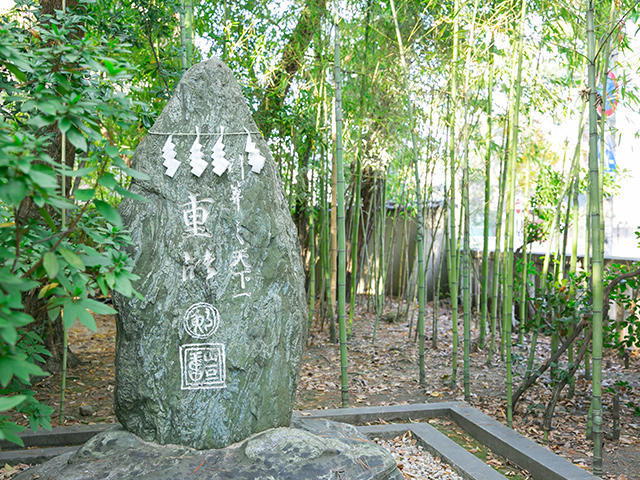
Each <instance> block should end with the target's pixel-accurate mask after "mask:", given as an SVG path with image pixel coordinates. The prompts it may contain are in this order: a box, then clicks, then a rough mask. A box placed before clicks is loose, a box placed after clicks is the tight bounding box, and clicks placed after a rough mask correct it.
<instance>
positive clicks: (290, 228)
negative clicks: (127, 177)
mask: <svg viewBox="0 0 640 480" xmlns="http://www.w3.org/2000/svg"><path fill="white" fill-rule="evenodd" d="M133 167H134V168H135V169H137V170H139V171H141V172H143V173H145V174H147V175H148V177H149V178H148V179H147V180H135V181H134V182H133V184H132V186H131V191H133V192H134V193H136V194H138V195H140V196H142V197H144V198H145V199H146V200H147V201H146V202H144V203H143V202H140V201H137V200H134V199H125V200H124V201H123V202H122V205H121V208H120V212H121V214H122V217H123V220H124V223H125V225H126V226H127V227H128V228H129V229H130V230H131V237H132V239H133V247H132V248H131V252H130V254H131V257H132V258H133V261H134V263H135V266H134V272H135V273H136V274H137V275H138V276H139V280H137V281H136V282H134V284H133V288H135V290H136V291H137V292H139V293H140V294H141V296H136V297H133V298H125V297H122V296H119V295H114V301H115V304H116V307H117V309H118V312H119V317H118V323H117V327H118V329H117V339H116V390H115V411H116V416H117V418H118V420H119V421H120V423H121V424H122V427H124V428H121V427H118V428H115V429H113V430H109V431H106V432H104V433H100V434H98V435H96V436H95V437H94V438H92V439H91V440H89V441H88V442H87V443H86V444H85V445H84V446H83V447H81V448H80V449H79V450H78V451H77V452H75V453H69V454H65V455H61V456H60V457H56V458H55V459H53V460H51V461H49V462H47V463H45V464H43V465H41V466H38V467H36V468H34V469H30V470H27V471H25V472H23V473H22V474H20V475H18V477H16V479H34V478H65V479H69V480H72V479H77V480H88V479H99V478H116V477H117V478H119V479H122V480H128V479H131V480H133V479H141V478H148V479H153V480H162V479H167V480H168V479H171V480H174V479H181V478H189V479H196V478H198V479H203V480H209V479H220V480H222V479H231V478H233V479H247V480H249V479H274V480H280V479H291V480H315V479H319V478H327V479H328V478H332V479H333V478H354V479H356V478H357V479H360V480H374V479H375V480H389V479H401V478H402V476H401V475H400V473H399V472H398V470H397V468H396V465H395V461H394V460H393V458H392V457H391V455H390V454H389V453H388V452H387V451H385V450H384V449H382V448H381V447H379V446H377V445H375V444H374V443H372V442H369V441H367V440H364V439H362V438H360V436H359V435H358V432H357V430H356V429H355V428H354V427H351V426H349V425H343V424H336V423H333V422H327V421H319V420H310V419H302V418H298V419H297V420H296V423H295V425H294V426H293V427H291V428H287V427H289V425H290V422H291V415H292V409H293V400H294V396H295V392H296V385H297V381H298V375H299V370H300V363H301V358H302V350H303V346H304V341H305V336H306V322H307V312H306V302H305V292H304V273H303V269H302V264H301V259H300V251H299V246H298V238H297V233H296V228H295V226H294V224H293V222H292V220H291V216H290V214H289V210H288V205H287V202H286V200H285V198H284V194H283V190H282V185H281V183H280V178H279V174H278V171H277V168H276V165H275V163H274V161H273V159H272V158H271V154H270V153H269V149H268V147H267V145H266V143H265V142H264V140H263V139H262V136H261V135H260V132H258V131H257V128H256V125H255V123H254V122H253V120H252V118H251V115H250V112H249V109H248V108H247V105H246V103H245V100H244V98H243V96H242V93H241V91H240V87H239V85H238V84H237V82H236V81H235V79H234V77H233V75H232V73H231V71H230V70H229V69H228V68H227V67H226V66H225V65H224V64H223V63H222V62H220V61H219V60H216V59H213V60H209V61H207V62H203V63H200V64H198V65H195V66H194V67H192V68H191V69H189V70H188V71H187V72H186V73H185V75H184V76H183V78H182V79H181V81H180V83H179V84H178V86H177V88H176V92H175V94H174V96H173V97H172V98H171V100H170V101H169V103H168V104H167V106H166V107H165V109H164V111H163V112H162V114H161V115H160V117H159V118H158V120H157V121H156V123H155V125H154V126H153V127H152V129H151V130H150V131H149V134H148V135H147V137H146V138H145V139H144V140H143V141H142V142H141V143H140V145H139V146H138V148H137V149H136V152H135V154H134V156H133ZM114 475H115V477H114Z"/></svg>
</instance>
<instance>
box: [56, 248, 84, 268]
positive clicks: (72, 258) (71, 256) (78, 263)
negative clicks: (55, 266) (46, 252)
mask: <svg viewBox="0 0 640 480" xmlns="http://www.w3.org/2000/svg"><path fill="white" fill-rule="evenodd" d="M58 251H59V252H60V255H62V256H63V257H64V259H65V260H66V261H67V263H68V264H69V265H71V266H72V267H73V268H75V269H77V270H84V263H82V260H80V257H78V256H77V255H76V254H75V253H73V252H72V251H71V250H68V249H66V248H64V247H60V248H59V249H58Z"/></svg>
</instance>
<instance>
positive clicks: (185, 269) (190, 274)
mask: <svg viewBox="0 0 640 480" xmlns="http://www.w3.org/2000/svg"><path fill="white" fill-rule="evenodd" d="M183 255H184V264H183V265H182V281H183V282H186V281H188V280H193V279H194V278H195V275H196V268H197V267H198V266H200V265H202V266H204V268H205V271H206V274H207V277H206V279H207V280H210V279H212V278H213V277H214V276H216V275H217V274H218V271H217V270H216V268H215V267H214V266H213V262H214V261H215V259H216V258H215V256H214V255H213V254H212V253H211V252H210V251H209V249H208V248H207V249H206V250H205V252H204V258H197V257H195V256H193V255H192V254H190V253H189V252H183Z"/></svg>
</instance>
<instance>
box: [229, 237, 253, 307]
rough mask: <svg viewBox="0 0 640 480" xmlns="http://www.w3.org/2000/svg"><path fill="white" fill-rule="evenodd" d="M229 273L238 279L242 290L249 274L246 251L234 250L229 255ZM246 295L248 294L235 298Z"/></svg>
mask: <svg viewBox="0 0 640 480" xmlns="http://www.w3.org/2000/svg"><path fill="white" fill-rule="evenodd" d="M230 267H231V273H232V274H233V275H234V276H236V277H239V278H240V288H241V289H242V290H244V289H245V288H246V282H247V281H248V280H249V277H248V275H249V274H250V273H251V265H249V259H248V255H247V249H246V248H243V249H242V250H236V251H235V252H233V253H232V254H231V264H230ZM241 295H246V296H250V295H249V293H242V294H239V295H236V296H241Z"/></svg>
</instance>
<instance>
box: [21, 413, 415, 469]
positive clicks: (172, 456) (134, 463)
mask: <svg viewBox="0 0 640 480" xmlns="http://www.w3.org/2000/svg"><path fill="white" fill-rule="evenodd" d="M49 478H51V479H65V480H103V479H104V480H106V479H113V478H117V479H118V480H182V479H185V480H187V479H188V480H267V479H271V480H321V479H326V480H335V479H345V480H346V479H349V480H402V479H403V476H402V474H401V473H400V472H399V471H398V469H397V467H396V463H395V460H394V459H393V457H392V456H391V454H390V453H389V452H387V451H386V450H385V449H383V448H382V447H379V446H378V445H376V444H375V443H373V442H371V441H369V440H365V439H363V438H362V437H361V436H360V435H359V434H358V431H357V430H356V429H355V428H354V427H352V426H350V425H346V424H341V423H335V422H330V421H328V420H310V419H307V420H305V419H300V420H299V421H296V422H295V423H294V425H293V426H292V428H285V427H281V428H274V429H270V430H267V431H264V432H261V433H258V434H255V435H253V436H251V437H250V438H248V439H246V440H244V441H243V442H240V443H237V444H235V445H231V446H229V447H227V448H224V449H219V450H196V449H192V448H188V447H183V446H176V445H159V444H156V443H151V442H145V441H143V440H141V439H140V438H139V437H137V436H135V435H133V434H132V433H129V432H126V431H125V430H122V429H114V430H110V431H107V432H104V433H101V434H98V435H96V436H95V437H93V438H92V439H91V440H89V441H88V442H87V443H86V444H85V445H84V446H83V447H81V448H80V449H79V450H78V451H77V452H75V453H73V454H65V455H61V456H59V457H56V458H55V459H53V460H50V461H49V462H47V463H45V464H42V465H40V466H38V467H35V468H32V469H30V470H27V471H25V472H22V473H21V474H19V475H17V476H16V477H15V480H35V479H40V480H43V479H49Z"/></svg>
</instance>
